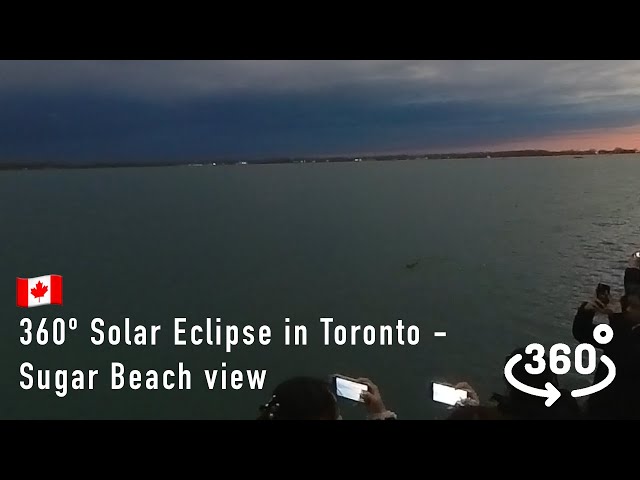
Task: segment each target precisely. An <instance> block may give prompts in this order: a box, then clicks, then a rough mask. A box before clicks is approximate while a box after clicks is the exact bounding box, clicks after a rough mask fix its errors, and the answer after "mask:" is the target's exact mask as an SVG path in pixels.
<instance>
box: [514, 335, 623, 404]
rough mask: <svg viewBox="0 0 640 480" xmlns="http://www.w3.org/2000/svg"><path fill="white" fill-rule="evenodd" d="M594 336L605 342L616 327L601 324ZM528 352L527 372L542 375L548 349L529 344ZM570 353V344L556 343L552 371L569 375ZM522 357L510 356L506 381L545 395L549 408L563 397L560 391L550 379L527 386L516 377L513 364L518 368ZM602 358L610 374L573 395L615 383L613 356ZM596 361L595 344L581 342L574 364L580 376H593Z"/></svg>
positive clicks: (550, 365) (599, 341)
mask: <svg viewBox="0 0 640 480" xmlns="http://www.w3.org/2000/svg"><path fill="white" fill-rule="evenodd" d="M593 339H594V340H595V342H596V343H598V344H600V345H606V344H608V343H609V342H611V340H612V339H613V330H612V329H611V327H610V326H609V325H606V324H602V325H598V326H596V327H595V328H594V330H593ZM525 353H526V354H527V355H533V359H532V360H533V362H532V363H533V365H532V364H531V363H526V364H525V366H524V368H525V370H526V371H527V373H529V374H530V375H539V374H541V373H542V372H544V371H545V370H546V368H547V362H546V361H545V359H544V355H545V348H544V347H543V346H542V345H540V344H539V343H532V344H530V345H527V347H526V349H525ZM585 354H586V357H587V360H586V362H585V361H584V356H585ZM570 355H571V348H570V347H569V345H567V344H564V343H556V344H555V345H553V346H552V347H551V348H550V349H549V370H551V372H552V373H555V374H556V375H565V374H567V373H568V372H569V370H571V365H572V362H571V357H570ZM520 360H522V355H520V354H517V355H514V356H513V357H512V358H510V359H509V361H508V362H507V364H506V365H505V367H504V376H505V378H506V379H507V381H508V382H509V383H510V384H511V385H512V386H513V387H514V388H517V389H518V390H520V391H521V392H524V393H527V394H529V395H534V396H536V397H541V398H546V400H545V402H544V404H545V405H546V406H547V407H550V406H551V405H553V404H554V403H555V402H556V401H557V400H558V399H559V398H560V392H559V391H558V389H557V388H556V387H555V386H554V385H553V384H551V383H550V382H547V383H546V384H545V388H544V389H541V388H535V387H532V386H530V385H525V384H524V383H522V382H520V381H519V380H517V379H516V378H515V377H514V376H513V367H515V366H516V364H517V363H518V362H519V361H520ZM600 361H601V362H602V363H604V364H605V365H606V366H607V368H608V369H609V373H608V374H607V376H606V378H605V379H604V380H602V381H601V382H598V383H597V384H595V385H591V386H589V387H585V388H579V389H576V390H573V391H572V392H571V396H572V397H574V398H578V397H585V396H587V395H591V394H594V393H597V392H599V391H601V390H604V389H605V388H607V387H608V386H609V385H610V384H611V382H613V379H614V378H615V377H616V366H615V365H614V363H613V361H611V359H610V358H609V357H607V356H606V355H601V356H600ZM597 364H598V359H597V353H596V348H595V347H594V346H593V345H592V344H590V343H581V344H580V345H578V346H577V347H576V348H575V350H574V362H573V365H574V367H575V369H576V372H578V373H579V374H581V375H591V374H592V373H593V372H595V370H596V367H597Z"/></svg>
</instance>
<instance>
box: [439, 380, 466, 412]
mask: <svg viewBox="0 0 640 480" xmlns="http://www.w3.org/2000/svg"><path fill="white" fill-rule="evenodd" d="M466 399H467V391H466V390H457V389H455V388H453V387H450V386H449V385H442V384H440V383H435V382H434V383H433V401H434V402H439V403H444V404H446V405H451V406H454V405H456V404H457V403H458V402H460V401H462V400H466Z"/></svg>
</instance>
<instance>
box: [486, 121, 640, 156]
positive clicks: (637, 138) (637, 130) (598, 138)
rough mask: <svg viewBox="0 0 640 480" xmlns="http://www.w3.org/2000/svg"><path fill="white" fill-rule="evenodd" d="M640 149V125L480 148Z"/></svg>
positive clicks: (571, 133) (494, 149)
mask: <svg viewBox="0 0 640 480" xmlns="http://www.w3.org/2000/svg"><path fill="white" fill-rule="evenodd" d="M618 147H619V148H624V149H640V125H633V126H628V127H620V128H609V129H602V128H600V129H592V130H583V131H578V132H567V133H564V134H562V135H550V136H547V137H542V138H538V139H528V140H514V141H512V142H508V143H502V144H497V145H492V146H484V147H479V148H478V150H481V151H484V150H489V151H498V150H552V151H561V150H590V149H595V150H613V149H615V148H618Z"/></svg>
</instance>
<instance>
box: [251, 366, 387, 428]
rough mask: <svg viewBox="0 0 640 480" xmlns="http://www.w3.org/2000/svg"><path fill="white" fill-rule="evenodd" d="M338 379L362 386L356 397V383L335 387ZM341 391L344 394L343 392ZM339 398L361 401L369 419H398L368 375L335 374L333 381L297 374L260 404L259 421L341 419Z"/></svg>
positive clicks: (358, 402) (280, 385) (342, 383)
mask: <svg viewBox="0 0 640 480" xmlns="http://www.w3.org/2000/svg"><path fill="white" fill-rule="evenodd" d="M336 378H340V379H343V380H347V381H348V382H351V383H354V384H357V385H360V390H359V392H358V395H357V396H354V395H353V388H354V386H348V387H347V388H342V387H344V385H347V383H346V382H341V390H339V391H338V390H336V381H335V379H336ZM340 394H342V395H340ZM338 397H341V398H345V399H347V400H348V401H351V402H354V403H357V404H362V405H363V406H364V407H365V408H366V410H367V413H368V416H367V418H368V419H369V420H395V419H396V418H397V416H396V414H395V413H393V412H391V411H389V410H387V408H386V406H385V404H384V402H383V401H382V396H381V394H380V390H379V389H378V387H377V385H375V384H374V383H373V382H372V381H371V380H369V379H367V378H358V379H353V378H350V377H346V376H343V375H333V376H332V377H331V381H326V380H322V379H318V378H313V377H294V378H290V379H288V380H285V381H284V382H282V383H281V384H279V385H278V386H277V387H276V388H275V389H274V391H273V395H272V397H271V400H269V402H267V403H266V404H264V405H261V407H260V413H259V416H258V418H257V419H258V420H341V419H342V417H341V415H340V407H339V404H338Z"/></svg>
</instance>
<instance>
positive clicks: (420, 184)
mask: <svg viewBox="0 0 640 480" xmlns="http://www.w3.org/2000/svg"><path fill="white" fill-rule="evenodd" d="M638 178H640V156H637V155H624V156H623V155H620V156H610V157H609V156H606V157H605V156H594V157H586V158H570V157H561V158H518V159H480V160H448V161H403V162H371V163H368V162H363V163H345V164H336V163H316V164H295V165H265V166H251V165H249V166H223V167H220V166H218V167H213V166H212V167H200V168H194V167H176V168H143V169H111V170H109V169H104V170H102V169H96V170H73V171H72V170H66V171H62V170H60V171H18V172H0V228H1V233H2V235H1V236H0V247H1V248H0V252H1V254H2V267H1V271H2V275H1V277H0V317H1V318H2V322H1V323H0V342H2V352H3V361H2V366H1V367H0V368H1V369H2V377H1V382H2V391H3V395H2V399H1V400H0V416H1V417H2V418H194V419H195V418H211V419H224V418H229V419H236V418H237V419H251V418H254V417H255V415H256V413H257V407H258V405H259V404H260V403H263V402H265V401H266V400H268V398H269V396H270V391H271V389H272V388H273V387H274V386H275V385H276V384H277V383H278V382H280V381H282V380H283V379H285V378H287V377H289V376H292V375H299V374H303V375H306V374H309V375H327V374H330V373H335V372H339V373H343V374H346V375H351V376H367V377H369V378H371V379H372V380H373V381H374V382H376V383H377V384H378V385H379V387H380V389H381V391H382V393H383V396H384V399H385V401H386V403H387V406H388V407H389V408H391V409H393V410H395V411H396V412H398V414H399V415H400V416H401V417H402V418H415V419H429V418H436V417H441V416H443V415H444V414H445V413H446V412H445V410H444V409H443V408H442V407H440V406H438V405H435V404H433V402H431V400H430V389H429V385H430V382H431V381H432V380H434V379H436V380H446V381H468V382H469V383H471V384H472V385H474V386H475V387H476V389H477V390H478V392H479V393H480V394H481V396H483V397H484V398H487V397H488V395H490V394H491V392H493V391H496V390H501V389H502V376H501V375H502V372H501V369H502V362H503V359H504V357H505V355H506V354H507V353H509V352H510V351H511V350H513V349H514V348H515V347H518V346H524V345H526V344H528V343H530V342H533V341H536V342H542V343H544V344H545V345H550V344H553V343H556V342H560V341H563V342H568V343H569V344H570V345H575V342H574V341H573V339H572V337H571V322H572V319H573V314H574V310H575V308H576V306H577V305H578V304H579V302H580V301H582V300H583V299H587V298H588V297H590V296H591V294H592V292H593V289H594V288H595V285H596V284H597V283H598V282H600V281H602V282H606V283H609V284H610V285H612V288H613V290H614V292H613V293H614V295H616V296H619V294H620V291H621V289H622V275H623V269H624V266H625V263H626V259H627V258H628V256H629V255H630V253H631V252H633V251H634V249H636V248H638V247H639V246H640V235H639V234H640V193H639V192H640V190H639V189H638V186H637V179H638ZM416 260H419V262H418V264H417V266H416V267H415V268H413V269H408V268H406V267H405V265H406V264H409V263H413V262H415V261H416ZM50 273H56V274H60V275H63V276H64V306H63V307H55V306H46V307H41V308H35V309H30V310H24V309H19V308H17V307H16V306H15V278H16V277H34V276H39V275H45V274H50ZM24 316H29V317H30V318H32V319H34V320H35V321H36V322H39V319H40V318H41V317H47V318H49V319H50V320H51V319H52V318H55V317H64V318H69V317H75V318H77V319H78V321H79V327H78V329H77V330H76V331H73V332H67V339H66V342H65V344H64V345H63V346H56V345H52V344H50V345H47V346H38V345H30V346H24V345H21V344H20V341H19V338H20V336H21V334H22V330H21V329H20V326H19V322H20V320H21V319H22V318H23V317H24ZM94 317H101V318H103V319H104V320H105V322H106V323H107V325H109V324H112V323H118V324H122V320H123V318H124V317H130V318H131V319H132V321H133V322H134V323H136V324H138V323H140V324H144V325H151V324H157V325H161V326H162V330H161V332H160V333H159V335H158V345H156V346H147V347H141V346H126V345H123V346H119V347H113V346H95V345H92V344H91V342H90V340H89V339H90V336H91V331H90V328H89V323H90V321H91V319H93V318H94ZM174 317H187V318H188V319H189V321H190V322H191V323H200V324H203V323H204V321H205V319H206V318H207V317H212V318H214V319H215V318H216V317H220V318H221V319H222V322H223V323H224V324H238V325H241V326H243V325H247V324H250V325H255V326H258V325H262V324H267V325H270V326H271V327H272V331H273V335H272V343H271V345H269V346H260V345H252V346H245V345H238V346H237V347H235V348H234V349H233V350H232V351H231V352H230V353H225V352H224V351H223V349H221V348H220V347H215V346H206V345H201V346H198V347H193V346H192V347H189V346H182V347H179V346H173V345H172V343H173V334H172V326H173V318H174ZM286 317H288V318H290V319H291V323H296V324H303V325H306V326H307V327H308V345H307V346H293V345H291V346H284V345H283V343H284V341H283V338H284V324H285V322H284V319H285V318H286ZM320 317H334V318H335V323H339V324H344V325H367V324H370V325H376V326H377V325H382V324H392V325H395V324H396V322H397V321H398V319H402V321H403V322H404V323H405V325H416V326H418V327H419V329H420V343H419V345H417V346H410V345H405V346H398V345H394V346H365V345H359V346H350V345H346V346H335V345H334V346H325V345H323V328H322V325H321V323H320V322H319V319H320ZM435 331H446V332H447V336H446V337H444V338H436V337H434V336H433V332H435ZM25 361H29V362H31V363H33V365H34V366H35V367H36V368H52V369H56V368H82V369H89V368H96V369H99V370H100V373H99V375H98V377H96V383H95V389H94V390H93V391H70V392H69V393H68V395H67V396H66V397H64V398H59V397H57V396H56V395H55V394H54V392H53V391H36V390H30V391H25V390H22V389H21V388H20V386H19V383H20V380H21V377H20V372H19V367H20V365H21V363H22V362H25ZM112 361H113V362H122V363H123V364H124V365H125V366H126V367H127V368H130V369H133V368H135V369H142V370H146V369H152V368H153V369H157V370H164V369H167V368H172V369H176V368H177V365H178V362H184V365H185V367H186V368H189V369H190V370H191V372H192V389H191V390H189V391H178V390H173V391H163V390H159V391H146V390H145V389H141V390H128V389H125V390H119V391H112V390H110V388H109V386H110V382H109V380H110V369H109V365H110V362H112ZM221 362H226V367H227V369H228V370H232V369H240V370H246V369H266V370H267V376H266V382H265V388H264V390H263V391H252V390H250V389H247V388H244V389H242V390H238V391H234V390H231V389H229V390H226V391H220V390H208V389H207V387H206V381H205V377H204V369H220V368H221ZM590 380H591V379H590V377H580V376H578V375H576V374H573V373H572V374H569V375H567V376H565V377H564V378H562V383H564V384H565V385H567V386H569V387H574V386H582V385H586V384H588V383H589V382H590ZM361 413H362V412H360V411H359V409H357V408H351V407H345V409H344V416H345V417H347V418H361V417H362V414H361Z"/></svg>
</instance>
